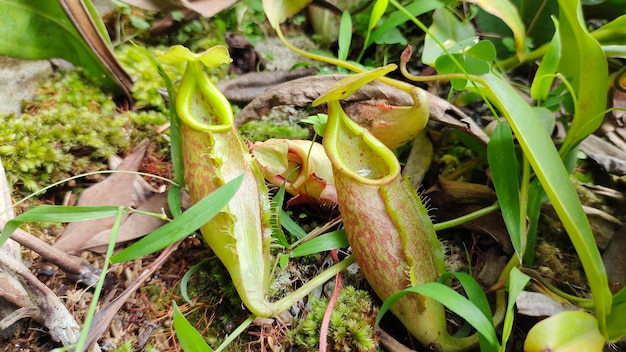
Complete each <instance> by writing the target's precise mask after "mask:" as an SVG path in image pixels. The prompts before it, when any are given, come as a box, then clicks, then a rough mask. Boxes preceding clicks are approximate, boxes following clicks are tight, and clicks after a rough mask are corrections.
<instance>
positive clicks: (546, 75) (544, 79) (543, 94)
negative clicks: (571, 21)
mask: <svg viewBox="0 0 626 352" xmlns="http://www.w3.org/2000/svg"><path fill="white" fill-rule="evenodd" d="M552 21H553V22H554V26H555V27H556V29H557V31H558V28H559V23H558V22H557V20H556V19H554V18H553V19H552ZM560 58H561V39H560V37H559V34H558V32H557V33H554V36H553V37H552V41H551V42H550V45H549V46H548V51H547V52H546V54H545V55H544V56H543V58H542V59H541V63H540V64H539V67H538V68H537V72H536V73H535V78H534V79H533V83H532V85H531V86H530V96H531V97H532V98H533V99H535V100H546V98H548V94H549V93H550V88H552V82H553V81H554V74H555V73H556V70H557V68H558V67H559V60H560Z"/></svg>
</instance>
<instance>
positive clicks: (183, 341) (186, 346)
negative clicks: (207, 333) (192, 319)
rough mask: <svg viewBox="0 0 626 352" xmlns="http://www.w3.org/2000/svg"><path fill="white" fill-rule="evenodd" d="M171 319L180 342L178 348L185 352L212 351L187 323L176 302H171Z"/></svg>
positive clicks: (196, 331)
mask: <svg viewBox="0 0 626 352" xmlns="http://www.w3.org/2000/svg"><path fill="white" fill-rule="evenodd" d="M172 310H173V313H172V317H173V320H174V330H175V331H176V337H177V338H178V342H180V347H182V348H183V351H185V352H211V351H213V350H212V349H211V347H209V345H207V343H206V342H205V341H204V338H203V337H202V335H200V333H199V332H198V330H196V329H195V328H194V327H193V325H191V324H190V323H189V321H187V319H186V318H185V316H184V315H183V313H181V312H180V309H178V305H176V302H172Z"/></svg>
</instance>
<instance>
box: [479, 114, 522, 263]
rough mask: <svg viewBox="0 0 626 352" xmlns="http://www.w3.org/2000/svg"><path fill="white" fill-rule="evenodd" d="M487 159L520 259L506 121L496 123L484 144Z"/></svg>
mask: <svg viewBox="0 0 626 352" xmlns="http://www.w3.org/2000/svg"><path fill="white" fill-rule="evenodd" d="M487 160H488V161H489V169H490V170H491V175H492V177H493V185H494V186H495V189H496V195H497V196H498V202H500V210H501V211H502V217H503V219H504V223H505V224H506V228H507V230H508V231H509V236H510V237H511V242H512V243H513V248H515V253H516V254H517V256H518V257H519V258H520V259H521V258H522V256H523V255H524V247H525V243H522V232H521V230H522V229H521V214H520V211H521V210H520V198H519V189H520V183H519V176H520V173H519V170H518V161H517V157H516V155H515V144H514V143H513V134H512V133H511V128H510V127H509V125H508V124H507V123H499V124H498V125H497V126H496V129H495V130H494V132H493V135H492V136H491V139H490V140H489V144H488V146H487Z"/></svg>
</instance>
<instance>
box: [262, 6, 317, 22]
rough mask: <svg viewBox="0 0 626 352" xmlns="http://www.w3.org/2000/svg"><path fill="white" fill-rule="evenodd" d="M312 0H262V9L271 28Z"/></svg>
mask: <svg viewBox="0 0 626 352" xmlns="http://www.w3.org/2000/svg"><path fill="white" fill-rule="evenodd" d="M311 2H313V0H263V10H264V11H265V16H267V20H268V21H269V23H270V25H271V26H272V28H274V29H276V28H277V27H278V26H279V25H280V24H281V23H283V22H284V21H285V20H286V19H287V18H289V17H291V16H293V15H295V14H297V13H298V12H300V11H302V10H303V9H304V8H305V7H307V5H308V4H310V3H311Z"/></svg>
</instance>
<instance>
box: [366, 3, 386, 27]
mask: <svg viewBox="0 0 626 352" xmlns="http://www.w3.org/2000/svg"><path fill="white" fill-rule="evenodd" d="M387 5H389V0H376V2H375V3H374V7H372V14H371V15H370V23H369V25H368V26H367V28H368V30H370V31H371V30H372V29H374V27H376V24H377V23H378V21H380V19H381V18H382V17H383V15H384V14H385V11H386V10H387Z"/></svg>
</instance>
